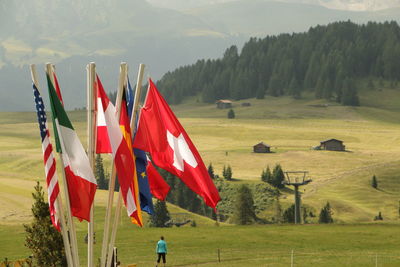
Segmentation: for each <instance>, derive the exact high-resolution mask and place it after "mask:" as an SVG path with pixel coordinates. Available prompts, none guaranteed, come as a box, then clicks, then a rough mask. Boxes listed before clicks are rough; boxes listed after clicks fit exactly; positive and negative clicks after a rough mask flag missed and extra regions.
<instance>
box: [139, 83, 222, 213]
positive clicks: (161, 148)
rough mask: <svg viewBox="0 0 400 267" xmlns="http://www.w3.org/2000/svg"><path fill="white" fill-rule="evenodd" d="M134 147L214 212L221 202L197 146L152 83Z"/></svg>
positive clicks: (141, 114) (141, 113)
mask: <svg viewBox="0 0 400 267" xmlns="http://www.w3.org/2000/svg"><path fill="white" fill-rule="evenodd" d="M133 147H135V148H139V149H141V150H144V151H147V152H149V153H150V154H151V158H152V161H153V162H154V163H155V165H157V166H158V167H160V168H162V169H164V170H166V171H168V172H170V173H172V174H173V175H175V176H177V177H179V178H180V179H181V180H182V181H183V182H184V183H185V184H186V185H187V186H188V187H189V188H190V189H191V190H193V192H195V193H196V194H198V195H200V196H201V197H202V198H203V199H204V201H205V203H206V204H207V205H208V206H210V207H212V208H214V209H215V207H216V205H217V204H218V201H219V200H220V199H221V198H220V196H219V194H218V190H217V188H216V187H215V185H214V183H213V181H212V180H211V178H210V176H209V174H208V172H207V169H206V166H205V165H204V163H203V160H202V159H201V157H200V155H199V152H197V149H196V147H195V146H194V145H193V143H192V141H191V140H190V138H189V136H188V135H187V133H186V132H185V130H184V129H183V127H182V125H181V124H180V123H179V121H178V119H177V118H176V117H175V115H174V113H173V112H172V110H171V109H170V107H169V106H168V104H167V102H166V101H165V100H164V98H163V97H162V96H161V95H160V93H159V92H158V90H157V88H156V86H155V85H154V83H153V82H152V81H151V80H149V91H148V94H147V98H146V102H145V104H144V106H143V108H142V110H141V112H140V118H139V126H138V129H137V132H136V136H135V140H134V142H133Z"/></svg>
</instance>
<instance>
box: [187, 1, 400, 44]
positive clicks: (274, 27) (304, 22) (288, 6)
mask: <svg viewBox="0 0 400 267" xmlns="http://www.w3.org/2000/svg"><path fill="white" fill-rule="evenodd" d="M188 14H191V15H193V16H198V17H200V18H202V19H203V20H204V21H206V22H207V23H208V24H209V25H213V26H214V27H215V28H216V29H217V30H219V31H227V32H229V33H230V34H239V33H240V34H245V35H252V36H259V37H262V36H265V35H266V33H267V34H279V33H291V32H301V31H305V30H307V29H308V28H309V27H311V26H315V25H318V24H320V25H324V24H328V23H330V22H334V21H343V20H352V21H354V22H358V23H365V22H368V21H371V20H373V21H386V20H397V21H400V8H395V9H388V10H382V11H378V12H354V11H343V10H332V9H327V8H325V7H322V6H316V5H308V4H296V3H284V2H273V1H262V0H245V1H234V2H227V3H221V4H215V5H209V6H206V7H202V8H196V9H192V10H190V11H188Z"/></svg>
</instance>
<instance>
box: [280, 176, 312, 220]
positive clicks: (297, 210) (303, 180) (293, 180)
mask: <svg viewBox="0 0 400 267" xmlns="http://www.w3.org/2000/svg"><path fill="white" fill-rule="evenodd" d="M284 173H285V180H284V181H282V184H284V185H293V186H294V223H295V224H300V223H301V196H300V192H299V187H300V186H302V185H306V184H308V183H310V182H312V180H311V179H307V177H308V171H289V172H284Z"/></svg>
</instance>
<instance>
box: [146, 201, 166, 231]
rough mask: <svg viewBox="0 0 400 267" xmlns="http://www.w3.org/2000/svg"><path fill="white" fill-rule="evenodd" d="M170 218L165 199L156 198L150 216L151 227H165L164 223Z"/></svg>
mask: <svg viewBox="0 0 400 267" xmlns="http://www.w3.org/2000/svg"><path fill="white" fill-rule="evenodd" d="M170 219H171V217H170V216H169V212H168V209H167V204H166V202H165V201H160V200H157V202H156V204H155V205H154V214H153V215H152V216H151V217H150V226H151V227H167V226H166V225H165V223H166V222H168V221H169V220H170Z"/></svg>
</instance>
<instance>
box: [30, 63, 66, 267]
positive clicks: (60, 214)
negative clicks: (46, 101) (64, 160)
mask: <svg viewBox="0 0 400 267" xmlns="http://www.w3.org/2000/svg"><path fill="white" fill-rule="evenodd" d="M30 68H31V76H32V81H33V83H34V84H35V86H36V88H37V89H38V90H39V92H40V89H39V82H38V79H37V72H36V66H35V64H32V65H31V66H30ZM54 204H55V209H56V213H58V217H59V218H60V223H61V235H62V238H63V243H64V249H65V256H66V258H67V264H68V266H73V259H72V253H71V244H70V242H69V238H68V229H67V225H66V223H65V218H64V212H63V206H62V201H61V195H58V196H57V198H56V200H55V203H54Z"/></svg>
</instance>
